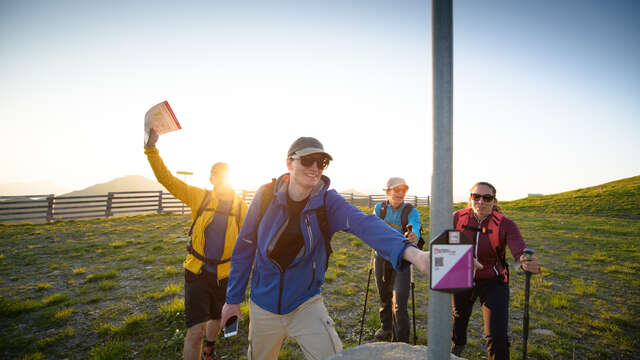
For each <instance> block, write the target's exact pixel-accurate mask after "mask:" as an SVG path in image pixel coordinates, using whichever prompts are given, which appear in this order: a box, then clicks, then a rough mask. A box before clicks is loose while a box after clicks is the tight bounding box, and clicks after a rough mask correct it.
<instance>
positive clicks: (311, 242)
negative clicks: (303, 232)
mask: <svg viewBox="0 0 640 360" xmlns="http://www.w3.org/2000/svg"><path fill="white" fill-rule="evenodd" d="M304 221H305V222H306V223H307V233H309V251H311V249H313V234H312V233H311V225H310V224H309V216H308V215H307V216H305V217H304Z"/></svg>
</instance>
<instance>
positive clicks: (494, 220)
mask: <svg viewBox="0 0 640 360" xmlns="http://www.w3.org/2000/svg"><path fill="white" fill-rule="evenodd" d="M503 218H504V215H502V214H500V213H499V212H497V211H494V212H493V213H492V214H491V219H489V224H488V225H489V226H488V228H487V229H486V230H485V229H482V231H487V232H488V233H489V241H491V246H492V247H493V250H494V251H495V252H496V254H498V256H499V257H500V258H503V259H504V247H503V246H502V244H500V223H501V222H502V219H503Z"/></svg>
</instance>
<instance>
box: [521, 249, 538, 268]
mask: <svg viewBox="0 0 640 360" xmlns="http://www.w3.org/2000/svg"><path fill="white" fill-rule="evenodd" d="M534 252H535V251H533V249H530V248H525V249H524V251H523V252H522V254H523V255H524V256H525V258H527V259H531V257H532V256H533V253H534ZM522 270H523V271H524V272H525V273H527V274H531V272H529V271H527V270H524V269H522Z"/></svg>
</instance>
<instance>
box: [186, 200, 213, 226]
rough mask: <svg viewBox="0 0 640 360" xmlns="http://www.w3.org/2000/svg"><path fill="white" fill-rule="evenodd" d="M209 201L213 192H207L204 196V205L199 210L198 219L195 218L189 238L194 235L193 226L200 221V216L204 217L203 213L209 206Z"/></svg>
mask: <svg viewBox="0 0 640 360" xmlns="http://www.w3.org/2000/svg"><path fill="white" fill-rule="evenodd" d="M209 199H211V191H209V190H207V192H206V193H205V194H204V199H202V203H201V204H200V207H199V208H198V212H197V213H196V217H195V218H193V222H192V223H191V227H190V228H189V232H188V234H189V236H191V235H193V226H194V225H195V224H196V221H197V220H198V218H199V217H200V215H202V212H203V211H204V209H205V208H206V207H207V205H208V204H209Z"/></svg>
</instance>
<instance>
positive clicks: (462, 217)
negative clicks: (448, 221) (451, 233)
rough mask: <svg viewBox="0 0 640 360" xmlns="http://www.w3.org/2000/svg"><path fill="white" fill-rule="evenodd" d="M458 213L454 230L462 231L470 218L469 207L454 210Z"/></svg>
mask: <svg viewBox="0 0 640 360" xmlns="http://www.w3.org/2000/svg"><path fill="white" fill-rule="evenodd" d="M456 214H458V223H457V224H455V225H456V230H459V231H464V230H465V229H466V228H467V227H468V226H469V221H470V220H471V209H470V208H467V209H462V210H458V211H456Z"/></svg>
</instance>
